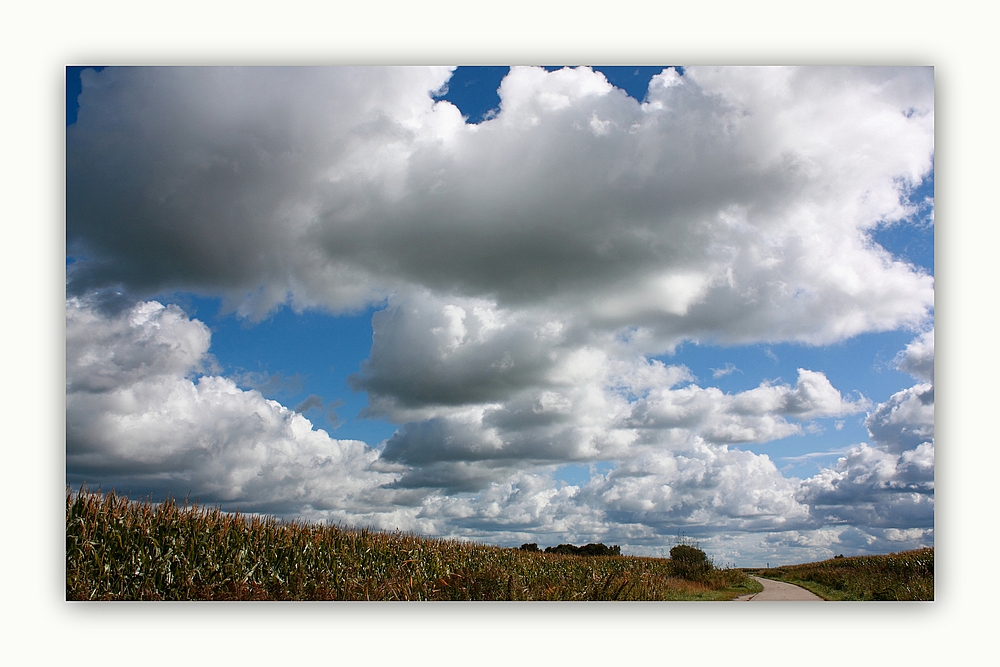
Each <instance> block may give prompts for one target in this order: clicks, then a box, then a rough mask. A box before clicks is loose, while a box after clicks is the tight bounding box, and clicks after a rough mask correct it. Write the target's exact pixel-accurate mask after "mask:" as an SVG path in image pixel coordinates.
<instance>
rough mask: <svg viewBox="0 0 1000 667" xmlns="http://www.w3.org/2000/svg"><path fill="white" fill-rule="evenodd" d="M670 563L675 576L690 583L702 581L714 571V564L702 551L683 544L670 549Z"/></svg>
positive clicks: (693, 546)
mask: <svg viewBox="0 0 1000 667" xmlns="http://www.w3.org/2000/svg"><path fill="white" fill-rule="evenodd" d="M670 561H671V563H673V567H674V574H675V575H676V576H678V577H681V578H683V579H688V580H691V581H702V580H704V579H705V578H706V577H708V576H709V575H710V574H711V573H712V572H713V571H715V566H714V564H713V563H712V561H711V560H709V558H708V556H707V555H706V554H705V552H704V551H702V550H701V549H699V548H698V547H697V546H695V545H692V544H687V543H685V542H682V543H680V544H677V545H675V546H674V547H673V548H671V549H670Z"/></svg>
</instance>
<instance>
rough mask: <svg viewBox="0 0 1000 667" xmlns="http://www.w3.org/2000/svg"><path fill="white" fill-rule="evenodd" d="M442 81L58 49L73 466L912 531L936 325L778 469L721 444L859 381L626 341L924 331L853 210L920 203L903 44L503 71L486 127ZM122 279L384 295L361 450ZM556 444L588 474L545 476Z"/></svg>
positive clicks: (762, 524)
mask: <svg viewBox="0 0 1000 667" xmlns="http://www.w3.org/2000/svg"><path fill="white" fill-rule="evenodd" d="M448 77H449V73H448V70H447V69H446V68H278V69H270V68H234V69H221V68H160V69H157V68H109V69H106V70H104V71H103V72H101V73H93V72H91V73H85V77H84V81H83V83H84V92H83V94H82V96H81V98H80V102H81V109H80V116H79V120H78V122H77V123H76V124H74V125H73V126H71V127H70V128H68V138H67V170H68V171H67V236H68V242H69V245H70V249H71V252H72V253H75V254H78V255H79V256H80V261H77V262H75V263H73V264H72V265H70V267H69V268H68V274H69V285H68V291H69V293H70V294H74V295H76V296H73V297H71V298H70V299H68V300H67V474H68V479H71V480H76V481H79V480H82V479H87V480H88V481H90V482H92V483H103V484H104V485H105V486H110V485H116V486H117V487H118V488H121V489H142V490H143V491H147V492H157V493H165V492H168V491H169V492H172V493H182V492H185V491H187V490H191V491H192V493H193V494H195V495H200V496H201V497H202V499H203V500H205V501H217V502H226V503H229V504H230V505H231V506H232V505H238V506H240V507H241V508H242V509H248V510H257V511H269V512H275V513H279V514H288V515H294V516H300V517H303V518H308V519H333V520H336V521H343V522H345V523H360V524H365V525H373V526H376V527H381V528H402V529H404V530H416V531H420V532H425V533H428V534H435V535H447V536H460V537H470V538H475V539H484V540H488V541H492V542H505V541H506V542H507V543H514V544H516V543H518V540H520V541H535V539H534V538H536V537H538V538H539V539H540V536H543V535H558V536H559V538H558V540H559V541H568V540H576V541H605V542H616V543H621V544H625V545H631V546H632V548H633V549H634V550H636V551H640V550H642V549H644V548H653V547H654V545H662V544H663V539H664V536H668V535H669V536H673V535H675V534H676V531H677V530H679V529H680V528H686V529H689V530H691V531H694V532H695V533H697V534H698V535H701V536H704V537H705V539H706V540H715V541H716V542H715V543H717V544H718V545H719V546H720V547H725V548H726V549H733V550H739V549H742V550H744V551H746V550H753V551H754V552H755V553H777V552H780V550H782V549H786V550H791V549H800V550H805V551H808V552H809V553H824V554H825V553H827V551H826V550H829V549H834V548H843V547H844V546H845V545H853V546H855V547H857V548H858V549H860V548H862V546H861V545H863V544H866V545H869V546H871V545H886V544H889V543H892V544H897V543H901V544H910V543H913V542H915V541H919V540H923V539H930V536H932V525H933V522H932V520H933V385H932V384H928V383H927V382H929V383H932V382H933V332H930V333H928V334H924V335H923V336H921V337H920V338H918V339H917V340H915V341H914V342H913V343H911V344H910V346H908V347H907V349H906V350H905V351H904V352H902V353H901V354H900V355H899V357H897V365H898V368H900V369H901V370H904V371H905V372H909V373H911V374H913V375H915V376H916V377H917V378H918V379H920V380H923V381H925V383H924V384H918V385H916V386H915V387H912V388H910V389H907V390H904V391H901V392H898V393H896V394H895V395H893V396H892V397H891V398H890V399H889V400H888V401H886V402H884V403H882V404H880V405H878V406H876V407H875V409H874V410H872V411H871V412H870V414H869V416H868V418H867V420H866V425H867V426H868V428H869V430H870V433H871V435H872V440H873V445H872V446H869V445H858V446H856V447H854V448H851V449H849V450H848V452H847V453H846V455H845V456H844V457H843V458H842V459H841V460H840V461H839V462H838V463H837V465H836V466H834V467H833V468H829V469H826V470H823V471H821V472H820V473H819V474H818V475H816V476H814V477H812V478H809V479H807V480H801V481H800V480H797V479H792V478H785V477H783V476H782V475H781V474H780V472H779V471H777V469H776V468H775V467H774V465H773V463H772V462H771V460H770V459H769V458H768V457H766V456H760V455H757V454H754V453H752V452H749V451H741V450H739V449H732V448H730V446H732V445H735V444H739V443H761V442H767V441H771V440H775V439H779V438H783V437H787V436H790V435H800V434H804V433H807V432H811V431H815V430H816V427H815V426H813V425H810V424H808V423H806V422H808V421H809V420H814V419H821V418H836V417H844V416H847V415H850V414H856V413H858V412H862V411H864V410H867V409H869V408H870V403H869V402H868V401H867V400H866V399H864V398H862V397H859V398H856V399H852V398H850V397H846V396H845V395H844V394H843V393H842V392H841V391H840V390H838V389H837V388H835V387H834V386H833V385H832V384H831V383H830V381H829V380H828V378H827V377H826V375H825V374H824V373H822V372H820V371H814V370H811V369H806V368H801V369H799V370H798V377H797V379H796V381H795V384H794V385H791V384H786V383H779V382H777V381H776V382H763V383H761V384H760V385H759V386H758V387H756V388H753V389H750V390H747V391H743V392H739V393H735V394H726V393H724V392H722V391H721V390H720V389H718V388H716V387H710V386H709V387H702V386H699V385H698V384H696V383H695V378H694V377H693V375H692V374H691V372H690V371H689V370H688V369H687V368H685V367H684V366H680V365H672V366H671V365H666V364H664V363H662V362H659V361H651V360H650V355H652V354H660V353H663V352H665V351H672V350H673V349H674V348H675V347H676V346H677V345H678V344H679V343H680V342H682V341H684V340H695V341H699V342H705V343H713V342H719V343H750V342H755V343H772V342H773V343H777V342H781V341H799V342H804V343H809V344H825V343H830V342H834V341H841V340H845V339H847V338H850V337H851V336H854V335H856V334H859V333H862V332H870V331H883V330H895V329H899V328H903V327H924V326H926V325H927V324H928V322H929V321H930V318H931V313H932V308H933V290H934V281H933V278H932V277H931V276H928V275H926V274H925V273H923V272H922V271H921V270H919V269H917V268H915V267H913V266H911V265H909V264H907V263H905V262H902V261H898V260H897V259H895V258H893V257H892V256H890V255H889V254H888V253H887V252H886V251H885V250H883V249H882V248H881V247H879V246H878V245H877V244H875V243H874V242H873V241H872V238H871V233H872V231H873V230H874V229H876V228H877V227H878V226H880V225H884V224H887V223H893V224H903V223H907V221H908V219H909V217H910V216H913V215H916V214H917V213H918V211H916V210H915V209H914V208H913V207H911V206H909V205H908V204H907V203H906V196H907V195H908V194H909V192H910V191H911V190H912V189H913V188H914V187H915V186H916V185H918V184H919V182H920V180H921V179H922V178H923V177H924V176H926V175H927V174H928V173H929V172H930V170H931V169H932V159H933V78H932V74H931V70H930V69H927V68H750V69H740V68H735V69H733V68H690V69H688V70H687V74H686V75H685V76H683V77H681V76H679V75H677V73H676V72H675V71H674V70H666V71H664V72H663V73H662V74H660V75H658V76H657V77H654V79H653V81H652V82H651V84H650V89H649V94H648V96H647V99H646V102H645V103H644V104H639V103H638V102H636V101H635V100H634V99H632V98H630V97H629V96H627V95H625V94H624V92H623V91H620V90H617V89H615V88H613V87H612V86H610V85H609V84H608V83H607V81H606V80H605V79H604V77H603V76H602V75H601V74H599V73H595V72H593V71H591V70H589V69H587V68H578V69H575V70H569V69H564V70H560V71H558V72H552V73H546V72H545V71H543V70H542V69H538V68H513V69H512V71H511V73H510V74H509V75H508V76H507V77H506V78H505V79H504V81H503V83H502V85H501V89H500V95H501V103H500V108H499V112H498V113H497V114H496V115H495V116H493V117H492V118H491V119H490V120H487V121H484V122H483V123H480V124H479V125H467V124H465V123H464V122H463V121H462V118H461V116H460V114H459V112H458V110H457V109H456V108H455V107H454V106H452V105H451V104H449V103H447V102H434V101H433V100H432V99H431V97H430V95H429V94H428V93H429V91H434V90H437V89H439V88H440V87H441V86H442V85H445V84H446V82H447V80H448ZM118 285H121V286H123V288H124V289H125V290H126V291H127V292H128V293H131V294H144V293H146V294H152V293H155V292H157V291H158V290H166V289H183V290H191V291H195V292H198V293H203V294H221V295H223V296H225V297H226V298H227V299H228V300H229V303H230V305H231V306H232V307H233V308H235V309H237V310H238V311H239V313H240V314H242V315H246V316H249V317H262V316H263V315H265V314H266V313H267V312H269V311H270V310H272V309H273V308H275V307H277V306H279V305H280V304H282V303H285V302H290V303H291V305H292V306H293V307H294V308H308V307H322V308H327V309H330V310H332V311H336V312H340V311H344V310H350V309H352V308H355V307H358V306H360V305H363V304H366V303H373V302H382V301H383V300H384V301H385V302H386V303H387V307H386V308H385V309H383V310H380V311H378V312H377V313H376V314H375V316H374V318H373V322H372V326H373V334H374V337H373V346H372V350H371V355H370V358H369V359H368V360H367V361H366V362H365V363H364V365H363V367H362V370H361V372H360V373H358V374H357V375H356V376H354V377H353V378H352V379H351V382H352V384H353V386H354V388H355V389H357V390H363V391H366V392H368V394H369V397H370V405H369V408H368V413H369V414H370V415H375V416H380V417H385V418H388V419H390V420H393V421H395V422H397V423H399V424H400V425H401V426H400V428H399V430H398V431H397V432H396V434H395V435H394V436H392V437H391V438H390V439H389V440H388V441H387V442H386V443H385V448H384V450H383V451H382V452H381V453H379V452H377V451H376V450H374V449H371V448H370V447H367V446H366V445H365V444H364V443H360V442H356V441H345V440H334V439H332V438H330V437H329V435H328V434H327V433H326V432H324V431H320V430H316V429H315V428H313V426H312V424H311V422H309V420H308V419H306V418H305V417H304V416H302V415H301V414H297V412H296V411H293V410H289V409H288V408H286V407H284V406H282V405H280V404H279V403H277V402H274V401H268V400H266V399H265V398H264V397H263V396H262V395H261V394H260V393H259V392H258V391H255V390H250V391H244V390H241V389H240V388H239V387H238V386H237V385H236V384H235V383H234V382H233V380H232V379H229V378H225V377H220V376H218V375H213V374H212V373H216V372H217V371H213V370H212V369H213V365H212V359H211V357H210V355H209V354H208V350H209V342H210V336H209V331H208V329H207V328H206V327H205V326H204V325H203V324H202V323H200V322H198V321H197V320H190V319H188V318H187V316H186V315H184V313H183V312H182V311H181V310H180V309H178V308H177V307H176V306H169V305H168V306H163V305H161V304H159V303H156V302H151V301H149V302H141V303H139V304H136V305H135V306H134V307H132V306H130V307H125V308H124V309H122V310H119V311H114V309H113V308H111V307H110V306H109V307H106V308H103V309H102V308H99V307H98V306H97V303H96V302H91V301H89V299H91V298H92V297H91V296H89V294H90V292H89V290H92V289H93V288H95V287H106V286H118ZM122 298H124V297H122ZM121 305H122V304H119V308H120V307H121ZM768 354H769V356H772V357H773V353H771V352H770V351H768ZM734 370H736V369H735V367H732V368H730V365H726V366H725V367H724V368H723V369H716V372H715V374H714V375H715V377H720V376H721V375H723V374H725V373H727V372H733V371H734ZM279 380H280V378H278V379H277V380H275V382H277V381H279ZM293 380H294V378H293ZM311 398H312V397H310V399H311ZM310 399H307V400H306V401H304V402H302V403H301V404H300V405H299V406H298V408H297V410H299V411H301V412H306V411H308V410H309V409H310V408H312V407H320V406H321V402H319V403H317V400H318V399H317V400H312V401H311V402H310ZM568 462H570V463H571V462H585V463H593V464H596V463H597V462H602V463H603V464H605V465H606V466H607V468H602V470H605V469H606V470H607V472H604V473H597V472H595V473H594V474H593V475H592V478H591V480H590V481H589V482H588V483H585V484H581V485H579V486H577V485H568V484H565V483H562V482H559V481H558V480H556V479H555V478H554V477H553V474H554V470H556V469H557V468H558V467H559V466H561V465H564V464H566V463H568ZM845 521H847V522H851V527H849V528H844V527H843V526H839V525H837V524H840V523H842V522H845ZM719 531H728V535H729V537H725V538H724V537H722V536H720V535H721V534H720V533H719ZM891 531H896V532H891ZM918 533H919V534H918ZM751 535H753V537H750V536H751ZM765 535H766V537H764V536H765ZM726 540H729V542H726ZM727 544H728V546H725V545H727ZM724 553H725V552H724ZM732 553H736V552H735V551H733V552H732Z"/></svg>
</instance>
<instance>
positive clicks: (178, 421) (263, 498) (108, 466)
mask: <svg viewBox="0 0 1000 667" xmlns="http://www.w3.org/2000/svg"><path fill="white" fill-rule="evenodd" d="M66 338H67V356H66V361H67V364H66V365H67V376H66V380H67V391H66V468H67V479H68V481H70V482H71V483H80V482H88V483H90V484H93V485H97V484H102V485H104V486H105V488H107V487H110V486H114V487H116V488H117V489H118V490H119V491H125V492H128V491H130V490H137V491H141V492H143V493H156V494H158V495H161V496H162V495H165V494H175V495H177V494H185V493H187V492H190V493H191V494H192V495H193V496H195V497H200V498H201V499H202V500H203V501H205V502H225V503H227V505H228V506H230V507H239V508H241V509H244V510H248V511H266V512H275V513H281V514H283V513H287V512H302V511H305V512H308V511H311V510H318V509H327V510H336V513H339V516H341V517H346V516H348V515H349V514H352V511H353V512H369V511H370V507H371V506H372V505H375V506H377V504H378V502H377V498H378V488H379V487H380V486H381V485H383V484H385V483H387V482H390V481H392V479H393V477H392V476H391V475H388V474H385V473H379V472H376V471H374V470H373V469H372V468H371V464H372V463H373V462H374V461H375V460H376V459H377V456H378V454H377V452H375V451H374V450H373V449H372V448H370V447H368V446H367V445H366V444H365V443H363V442H358V441H352V440H334V439H332V438H330V437H329V436H328V435H327V433H326V432H325V431H321V430H316V429H314V428H313V427H312V424H311V423H310V422H309V421H308V420H307V419H306V418H304V417H302V416H301V415H299V414H298V413H297V412H294V411H292V410H289V409H287V408H285V407H284V406H282V405H280V404H278V403H277V402H275V401H270V400H267V399H265V398H264V397H263V396H262V395H261V394H260V392H259V391H256V390H250V391H244V390H242V389H240V388H239V387H238V386H237V385H236V384H235V383H234V382H233V381H232V380H230V379H228V378H224V377H219V376H211V375H200V376H198V373H197V369H198V367H199V362H200V361H202V360H203V359H204V357H205V354H206V352H207V350H208V346H209V342H210V334H209V331H208V329H207V327H206V326H205V325H204V324H203V323H201V322H199V321H197V320H191V319H188V318H187V316H186V315H185V314H184V313H183V312H182V311H181V310H180V309H179V308H177V307H176V306H163V305H162V304H160V303H158V302H140V303H138V304H136V305H135V306H134V307H132V308H130V309H127V310H125V311H122V312H121V313H119V314H118V315H114V316H110V317H109V316H107V315H105V314H103V313H101V312H100V311H98V310H96V309H95V308H93V307H92V304H91V303H89V302H88V300H87V299H80V298H71V299H69V300H67V303H66ZM352 519H356V517H353V516H352Z"/></svg>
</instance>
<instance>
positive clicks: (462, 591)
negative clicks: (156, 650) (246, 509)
mask: <svg viewBox="0 0 1000 667" xmlns="http://www.w3.org/2000/svg"><path fill="white" fill-rule="evenodd" d="M696 570H697V571H696V572H695V570H692V569H691V568H688V569H687V570H685V569H684V568H683V567H681V563H675V562H674V561H672V560H670V559H664V558H639V557H632V556H571V555H559V554H552V553H539V552H529V551H521V550H518V549H510V548H503V547H495V546H487V545H482V544H475V543H470V542H458V541H450V540H433V539H426V538H420V537H416V536H414V535H409V534H402V533H384V532H378V531H372V530H364V529H358V530H355V529H344V528H338V527H335V526H325V525H312V524H305V523H299V522H289V521H278V520H276V519H273V518H267V517H259V516H243V515H240V514H230V513H224V512H221V511H219V510H218V509H206V508H201V507H198V506H180V505H178V504H176V503H175V502H173V501H168V502H166V503H162V504H153V503H148V502H135V501H131V500H129V499H128V498H126V497H123V496H118V495H116V494H115V493H113V492H111V493H108V494H100V493H93V492H89V491H86V490H81V491H80V492H79V493H72V492H67V495H66V598H67V599H68V600H730V599H732V598H734V597H735V596H737V595H743V594H746V593H753V592H757V591H759V590H760V585H759V584H757V583H756V582H755V581H753V580H752V579H750V578H749V577H747V576H746V575H745V574H744V573H743V572H741V571H739V570H735V569H733V570H730V569H725V570H720V569H717V568H714V567H712V566H711V563H710V561H709V562H708V567H699V568H696ZM682 575H683V576H682Z"/></svg>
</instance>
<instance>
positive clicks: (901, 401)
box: [865, 383, 934, 452]
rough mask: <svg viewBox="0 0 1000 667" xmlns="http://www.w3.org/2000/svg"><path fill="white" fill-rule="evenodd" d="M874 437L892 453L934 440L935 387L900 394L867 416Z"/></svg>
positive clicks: (910, 389) (925, 385)
mask: <svg viewBox="0 0 1000 667" xmlns="http://www.w3.org/2000/svg"><path fill="white" fill-rule="evenodd" d="M865 426H867V427H868V431H869V432H870V433H871V436H872V438H873V439H874V440H875V441H876V442H878V443H879V444H881V445H883V446H885V447H886V448H888V449H889V450H890V451H894V452H899V451H901V450H904V449H911V448H913V447H916V446H917V445H919V444H920V443H923V442H928V441H931V440H933V439H934V385H932V384H929V383H922V384H918V385H914V386H913V387H910V388H909V389H904V390H903V391H898V392H896V393H895V394H893V395H892V397H891V398H889V400H888V401H886V402H885V403H882V404H880V405H879V406H878V407H877V408H876V410H875V411H874V412H872V413H871V414H869V415H868V418H867V419H866V420H865Z"/></svg>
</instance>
